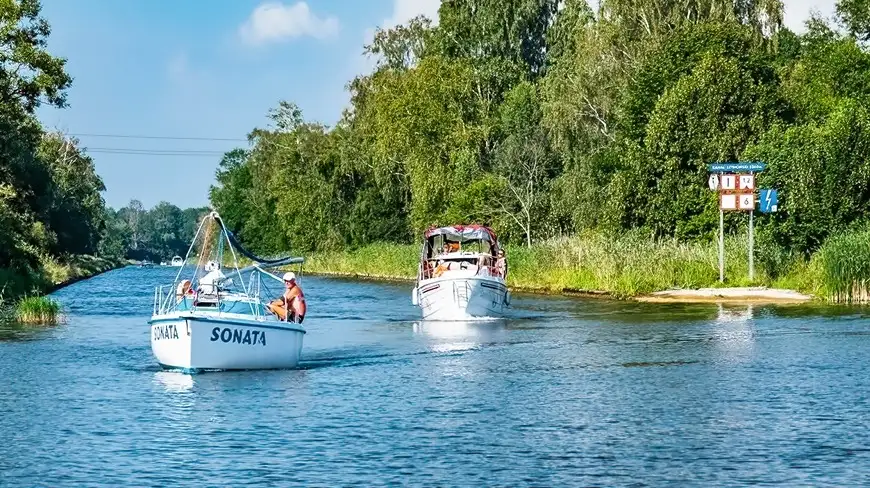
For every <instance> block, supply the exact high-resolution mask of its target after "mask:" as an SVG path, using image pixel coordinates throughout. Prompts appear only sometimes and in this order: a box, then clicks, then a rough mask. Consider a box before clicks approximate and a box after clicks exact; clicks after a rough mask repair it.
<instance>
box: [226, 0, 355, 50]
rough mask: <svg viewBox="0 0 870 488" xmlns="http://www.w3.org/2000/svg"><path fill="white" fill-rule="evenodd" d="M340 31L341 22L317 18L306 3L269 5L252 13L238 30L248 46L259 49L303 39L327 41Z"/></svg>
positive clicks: (334, 19)
mask: <svg viewBox="0 0 870 488" xmlns="http://www.w3.org/2000/svg"><path fill="white" fill-rule="evenodd" d="M338 28H339V25H338V19H336V18H335V17H330V16H327V17H322V18H321V17H318V16H317V15H315V14H314V13H313V12H311V9H310V8H309V7H308V4H307V3H305V2H297V3H294V4H292V5H284V4H283V3H280V2H266V3H262V4H260V5H259V6H257V8H255V9H254V11H253V12H251V16H250V17H248V20H246V21H245V23H244V24H242V26H241V27H239V35H240V36H241V38H242V40H243V41H245V42H246V43H248V44H251V45H258V44H267V43H270V42H280V41H285V40H287V39H292V38H295V37H302V36H311V37H314V38H317V39H326V38H328V37H332V36H334V35H336V34H337V33H338Z"/></svg>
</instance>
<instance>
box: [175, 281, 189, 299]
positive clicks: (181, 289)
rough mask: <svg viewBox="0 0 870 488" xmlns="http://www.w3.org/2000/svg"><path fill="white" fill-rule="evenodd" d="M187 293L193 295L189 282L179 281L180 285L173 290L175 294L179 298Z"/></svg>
mask: <svg viewBox="0 0 870 488" xmlns="http://www.w3.org/2000/svg"><path fill="white" fill-rule="evenodd" d="M188 293H190V294H193V289H191V287H190V280H181V283H179V284H178V288H176V290H175V294H176V295H177V296H178V298H181V297H183V296H184V295H187V294H188Z"/></svg>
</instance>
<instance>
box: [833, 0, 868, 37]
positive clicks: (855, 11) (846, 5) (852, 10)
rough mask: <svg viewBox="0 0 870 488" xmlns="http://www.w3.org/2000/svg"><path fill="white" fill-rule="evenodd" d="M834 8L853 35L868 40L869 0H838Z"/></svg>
mask: <svg viewBox="0 0 870 488" xmlns="http://www.w3.org/2000/svg"><path fill="white" fill-rule="evenodd" d="M836 10H837V15H838V16H839V18H840V19H841V20H842V22H843V24H844V25H845V26H846V28H848V29H849V32H851V33H852V35H853V36H855V37H857V38H858V39H860V40H862V41H870V1H868V0H840V1H838V2H837V7H836Z"/></svg>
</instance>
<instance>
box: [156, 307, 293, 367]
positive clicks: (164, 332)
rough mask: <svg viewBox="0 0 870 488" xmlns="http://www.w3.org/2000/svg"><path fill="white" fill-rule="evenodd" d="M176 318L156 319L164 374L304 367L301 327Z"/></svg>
mask: <svg viewBox="0 0 870 488" xmlns="http://www.w3.org/2000/svg"><path fill="white" fill-rule="evenodd" d="M232 315H236V314H221V316H220V317H216V316H209V315H208V314H205V313H196V312H194V313H190V312H182V313H179V312H175V313H170V314H165V315H155V316H153V317H152V319H151V320H150V321H149V323H150V324H151V350H152V352H153V354H154V356H155V357H156V359H157V361H158V363H160V365H161V366H163V367H164V368H172V369H182V370H190V371H199V370H239V369H282V368H295V367H297V366H298V365H299V359H300V357H301V354H302V339H303V337H304V335H305V330H304V329H303V328H302V327H301V326H298V325H296V324H292V323H285V322H277V321H269V320H259V319H251V318H250V317H247V318H245V317H244V316H238V317H233V316H232Z"/></svg>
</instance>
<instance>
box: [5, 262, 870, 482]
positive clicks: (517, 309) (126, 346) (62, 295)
mask: <svg viewBox="0 0 870 488" xmlns="http://www.w3.org/2000/svg"><path fill="white" fill-rule="evenodd" d="M174 271H175V270H173V269H166V268H163V269H161V268H151V269H148V268H135V267H131V268H126V269H121V270H116V271H113V272H110V273H107V274H104V275H101V276H98V277H95V278H93V279H90V280H87V281H83V282H80V283H77V284H75V285H72V286H69V287H67V288H64V289H62V290H60V291H58V292H57V293H55V295H54V296H55V298H57V299H58V300H59V301H60V302H62V303H63V305H64V307H65V309H66V310H67V312H68V317H67V322H66V323H65V324H64V325H61V326H58V327H56V328H49V329H43V330H33V329H20V328H9V327H7V328H5V329H2V330H0V486H48V487H58V486H97V485H100V486H196V487H203V486H222V487H223V486H233V487H236V486H252V485H257V486H294V485H299V486H328V487H332V486H382V485H404V486H719V485H727V486H736V485H750V486H751V485H771V484H780V485H784V486H860V485H864V486H866V485H867V484H868V483H870V444H868V433H870V432H868V423H870V412H868V407H870V404H868V392H870V374H868V371H870V354H868V352H870V318H868V317H867V316H864V315H861V314H859V313H858V312H855V311H852V312H851V313H849V314H843V312H842V311H834V310H831V309H808V308H805V307H794V306H791V307H779V308H775V307H746V306H743V307H736V308H720V307H718V306H716V305H692V306H687V305H651V304H646V305H645V304H634V303H624V302H611V301H606V300H580V299H569V298H563V297H540V296H528V295H527V296H515V297H514V301H513V305H514V309H513V310H512V312H511V316H510V317H509V318H507V319H505V320H499V321H491V322H487V323H453V324H450V323H421V322H420V321H419V319H418V317H419V311H418V310H417V309H416V308H414V307H413V306H412V305H411V296H410V286H409V285H407V284H383V283H363V282H353V281H344V280H335V279H321V278H315V277H306V278H304V279H303V281H302V284H303V287H304V290H305V294H306V298H307V299H308V302H309V314H308V316H307V317H306V320H305V326H306V327H307V328H308V330H309V333H308V334H307V336H306V338H305V345H304V348H303V356H304V361H303V364H302V367H301V368H300V369H298V370H284V371H250V372H218V373H203V374H198V375H193V376H191V375H184V374H181V373H177V372H167V371H161V370H160V369H159V368H158V367H157V365H156V363H155V361H154V359H153V358H152V356H151V350H150V345H149V329H148V326H147V324H146V321H147V320H148V318H149V316H150V313H151V306H152V303H151V298H152V295H153V287H154V286H155V285H158V284H161V283H165V282H167V281H169V280H171V279H172V277H173V276H174Z"/></svg>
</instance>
